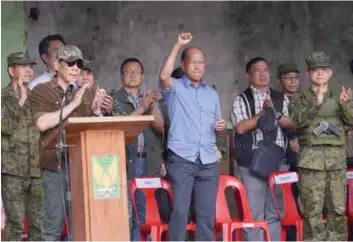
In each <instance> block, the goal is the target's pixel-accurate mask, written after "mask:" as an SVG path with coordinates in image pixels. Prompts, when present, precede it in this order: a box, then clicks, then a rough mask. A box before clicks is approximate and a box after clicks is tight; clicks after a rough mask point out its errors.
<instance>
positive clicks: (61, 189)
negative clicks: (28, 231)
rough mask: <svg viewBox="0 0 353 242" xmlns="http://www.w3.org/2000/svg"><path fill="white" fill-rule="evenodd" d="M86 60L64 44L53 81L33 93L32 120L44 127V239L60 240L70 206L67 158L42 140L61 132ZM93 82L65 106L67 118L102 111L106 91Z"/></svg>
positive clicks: (58, 56)
mask: <svg viewBox="0 0 353 242" xmlns="http://www.w3.org/2000/svg"><path fill="white" fill-rule="evenodd" d="M84 63H85V61H84V59H83V57H82V52H81V50H80V49H79V48H77V47H76V46H74V45H66V46H63V47H60V48H59V50H58V52H57V56H56V61H55V71H56V73H55V75H54V76H53V78H52V79H51V81H49V82H46V83H42V84H39V85H38V86H36V87H35V88H34V89H33V93H32V96H31V112H32V121H33V123H34V124H35V125H36V127H37V128H38V129H39V131H40V138H39V147H40V159H39V164H40V167H41V169H42V171H43V184H44V223H43V230H42V240H45V241H47V240H50V241H53V240H59V239H60V234H61V230H62V228H63V225H64V222H65V216H66V209H67V205H68V203H67V200H66V199H67V198H66V197H65V198H63V195H62V194H67V191H68V183H67V181H68V180H67V179H68V177H67V175H66V174H67V172H66V164H65V163H64V160H58V158H57V155H56V151H55V150H43V147H42V142H43V141H44V140H45V139H46V138H47V137H48V136H53V135H55V134H56V133H57V132H58V125H59V115H60V104H61V100H62V99H63V96H64V95H65V92H66V90H67V88H68V86H69V83H71V82H76V81H77V80H78V77H79V75H80V72H81V69H82V67H83V65H84ZM88 84H89V83H86V84H84V85H83V86H82V87H81V88H79V89H77V90H75V91H74V94H73V95H71V97H70V96H69V97H68V98H67V99H68V101H67V103H66V104H65V107H64V109H63V119H64V121H66V119H67V118H68V117H88V116H93V115H96V116H98V115H101V114H100V110H101V105H102V102H103V99H104V97H105V95H106V92H105V90H104V89H99V90H97V92H96V94H95V96H94V97H93V95H90V93H89V91H88V90H86V89H87V87H88Z"/></svg>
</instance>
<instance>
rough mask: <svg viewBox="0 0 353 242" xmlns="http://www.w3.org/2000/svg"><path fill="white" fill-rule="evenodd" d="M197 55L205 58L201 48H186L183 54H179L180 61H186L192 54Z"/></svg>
mask: <svg viewBox="0 0 353 242" xmlns="http://www.w3.org/2000/svg"><path fill="white" fill-rule="evenodd" d="M197 53H201V54H202V55H203V57H204V58H205V53H204V52H203V50H202V49H201V48H198V47H189V48H186V49H185V50H184V51H183V53H181V61H184V62H185V61H186V60H187V59H188V58H189V56H190V55H193V54H197Z"/></svg>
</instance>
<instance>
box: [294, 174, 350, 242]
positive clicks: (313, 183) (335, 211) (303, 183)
mask: <svg viewBox="0 0 353 242" xmlns="http://www.w3.org/2000/svg"><path fill="white" fill-rule="evenodd" d="M298 172H299V175H300V179H299V183H298V186H299V203H300V209H301V212H302V214H303V217H304V240H311V241H324V240H326V241H338V240H339V241H345V240H346V239H347V218H346V216H345V208H346V207H345V206H346V199H347V187H346V186H347V185H346V184H347V181H346V170H345V169H342V170H331V171H325V170H313V169H307V168H298ZM324 204H325V205H326V207H327V209H328V214H327V218H328V223H327V226H326V228H325V224H324V221H323V217H322V209H323V206H324Z"/></svg>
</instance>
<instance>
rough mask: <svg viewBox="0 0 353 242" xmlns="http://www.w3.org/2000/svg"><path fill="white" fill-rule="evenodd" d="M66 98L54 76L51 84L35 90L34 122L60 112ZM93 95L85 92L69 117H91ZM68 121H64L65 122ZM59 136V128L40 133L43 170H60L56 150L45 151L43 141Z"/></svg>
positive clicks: (32, 96) (32, 105)
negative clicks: (47, 114) (44, 116)
mask: <svg viewBox="0 0 353 242" xmlns="http://www.w3.org/2000/svg"><path fill="white" fill-rule="evenodd" d="M63 96H64V90H63V89H62V88H61V86H60V85H59V83H58V81H57V79H56V77H55V76H54V77H53V78H52V80H51V81H50V82H46V83H44V84H43V85H39V86H37V87H36V88H34V89H33V91H32V95H31V99H30V101H31V112H32V122H33V123H34V124H36V123H37V120H38V119H39V118H40V117H41V116H42V115H43V114H45V113H51V112H55V111H58V110H60V105H61V100H62V98H63ZM92 103H93V99H92V95H91V94H90V91H89V90H85V92H84V94H83V96H82V101H81V104H80V106H78V107H77V108H76V109H75V110H74V111H73V112H72V113H71V114H70V115H69V117H90V116H93V113H92ZM69 117H68V118H69ZM66 120H67V119H65V120H64V122H65V121H66ZM57 134H58V126H56V127H54V128H51V129H49V130H46V131H44V132H41V133H40V138H39V150H40V159H39V164H40V166H41V167H42V168H47V169H50V170H53V171H56V170H57V169H58V160H57V156H56V151H55V150H43V147H42V146H43V143H42V142H43V141H44V140H45V139H46V138H48V137H50V136H53V137H56V136H57Z"/></svg>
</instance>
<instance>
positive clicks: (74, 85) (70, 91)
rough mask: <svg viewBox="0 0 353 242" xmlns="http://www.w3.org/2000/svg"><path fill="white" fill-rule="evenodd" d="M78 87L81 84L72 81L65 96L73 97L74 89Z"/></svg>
mask: <svg viewBox="0 0 353 242" xmlns="http://www.w3.org/2000/svg"><path fill="white" fill-rule="evenodd" d="M78 87H79V85H78V84H77V83H76V82H70V83H69V86H68V87H67V89H66V92H65V96H66V97H72V95H73V92H74V90H75V89H76V88H78Z"/></svg>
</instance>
